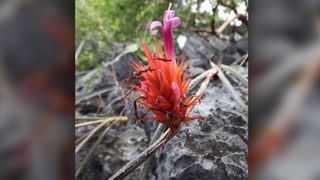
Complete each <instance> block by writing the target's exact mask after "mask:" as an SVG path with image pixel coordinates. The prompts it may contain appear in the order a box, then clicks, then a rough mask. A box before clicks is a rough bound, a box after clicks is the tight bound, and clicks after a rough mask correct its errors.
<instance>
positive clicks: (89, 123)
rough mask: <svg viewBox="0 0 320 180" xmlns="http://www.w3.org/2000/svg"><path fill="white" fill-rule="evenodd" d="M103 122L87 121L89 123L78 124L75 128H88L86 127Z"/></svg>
mask: <svg viewBox="0 0 320 180" xmlns="http://www.w3.org/2000/svg"><path fill="white" fill-rule="evenodd" d="M103 121H105V120H103V119H102V120H96V121H89V122H84V123H79V124H76V128H77V127H82V126H88V125H92V124H98V123H101V122H103Z"/></svg>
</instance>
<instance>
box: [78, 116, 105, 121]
mask: <svg viewBox="0 0 320 180" xmlns="http://www.w3.org/2000/svg"><path fill="white" fill-rule="evenodd" d="M103 118H104V117H88V116H80V117H76V118H75V119H76V121H85V120H99V119H103Z"/></svg>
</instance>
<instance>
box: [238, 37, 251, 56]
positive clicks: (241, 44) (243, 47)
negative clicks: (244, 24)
mask: <svg viewBox="0 0 320 180" xmlns="http://www.w3.org/2000/svg"><path fill="white" fill-rule="evenodd" d="M236 44H237V48H238V51H239V53H241V54H246V53H248V52H249V49H248V47H249V46H248V38H245V37H244V38H242V39H240V40H239V41H237V43H236Z"/></svg>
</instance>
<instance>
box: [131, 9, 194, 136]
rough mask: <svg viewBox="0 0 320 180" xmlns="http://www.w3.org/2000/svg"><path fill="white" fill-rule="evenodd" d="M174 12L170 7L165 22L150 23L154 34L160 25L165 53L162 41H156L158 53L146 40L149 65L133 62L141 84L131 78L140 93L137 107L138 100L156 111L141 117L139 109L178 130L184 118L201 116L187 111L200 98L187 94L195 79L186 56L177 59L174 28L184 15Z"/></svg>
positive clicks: (188, 119) (145, 51)
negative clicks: (189, 73) (190, 72)
mask: <svg viewBox="0 0 320 180" xmlns="http://www.w3.org/2000/svg"><path fill="white" fill-rule="evenodd" d="M174 16H175V13H174V11H172V10H167V11H165V14H164V18H163V24H161V22H159V21H154V22H152V23H151V25H150V32H151V34H152V35H155V34H156V33H157V30H155V28H156V27H160V28H161V31H162V37H163V42H164V49H165V56H164V53H163V51H162V48H161V45H160V44H159V43H158V42H155V45H156V49H155V53H154V54H152V53H151V52H150V50H149V49H148V47H147V44H146V43H142V47H143V50H144V54H145V56H146V57H147V59H148V63H149V67H147V66H146V65H144V64H143V63H142V62H140V64H138V63H135V62H130V65H131V66H132V67H133V68H134V69H135V71H136V72H135V76H134V77H141V78H139V82H140V85H137V84H135V83H133V82H131V81H129V84H130V85H131V86H132V87H133V89H135V90H137V91H138V93H139V97H138V98H137V99H136V100H135V101H134V103H135V111H136V107H137V103H138V104H140V105H142V106H145V107H146V109H147V111H149V110H151V111H152V112H153V113H154V115H155V116H154V117H147V118H140V117H139V116H138V115H137V113H136V115H137V116H138V119H141V120H155V121H159V122H161V123H164V124H166V125H168V126H169V127H170V129H171V130H172V131H175V130H176V129H177V128H178V127H179V125H180V124H181V123H182V122H186V121H190V120H194V119H198V117H189V116H187V111H188V109H189V108H190V107H192V106H193V105H195V104H196V103H197V102H198V100H199V98H200V97H198V96H189V97H187V96H186V90H187V89H188V87H189V84H190V82H191V79H187V78H186V71H187V69H188V66H187V67H183V62H184V59H183V60H181V62H177V61H176V58H175V53H174V44H173V39H172V29H173V28H175V27H177V26H179V24H180V18H179V17H174ZM146 113H147V112H146ZM146 113H145V114H146Z"/></svg>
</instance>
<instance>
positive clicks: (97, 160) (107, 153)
mask: <svg viewBox="0 0 320 180" xmlns="http://www.w3.org/2000/svg"><path fill="white" fill-rule="evenodd" d="M80 131H81V130H78V132H77V131H76V136H77V135H79V134H81V132H80ZM82 131H83V130H82ZM94 140H96V138H93V141H92V142H90V143H88V144H87V146H86V147H87V148H84V149H83V150H82V151H80V153H79V155H77V156H76V169H77V168H79V165H80V162H82V161H83V159H84V157H85V156H86V155H87V153H88V152H89V149H90V148H89V147H92V145H93V142H94ZM147 146H148V140H147V138H146V135H145V132H144V130H143V129H142V128H140V127H139V126H132V125H127V126H126V125H124V124H117V125H116V126H114V128H112V129H110V131H109V132H108V133H107V135H106V137H105V138H104V140H103V141H102V143H101V144H100V145H98V147H97V148H96V150H95V152H94V154H93V156H92V158H91V160H90V161H89V162H88V164H87V165H86V168H85V169H84V170H83V171H82V173H81V175H80V177H79V179H97V180H99V179H101V180H102V179H103V180H105V179H106V178H108V177H110V176H112V175H113V174H114V173H115V172H116V171H117V170H119V169H120V168H121V167H122V166H124V165H125V164H126V163H127V162H129V161H130V160H131V159H132V158H133V157H135V156H137V155H138V154H139V153H141V152H142V151H143V150H144V149H145V148H146V147H147ZM139 170H140V169H139V168H138V169H136V170H135V171H134V172H132V173H131V174H130V176H128V177H127V178H126V179H132V177H138V175H139Z"/></svg>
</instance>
